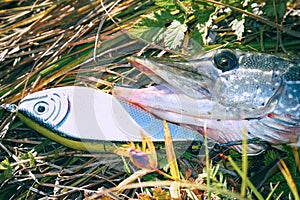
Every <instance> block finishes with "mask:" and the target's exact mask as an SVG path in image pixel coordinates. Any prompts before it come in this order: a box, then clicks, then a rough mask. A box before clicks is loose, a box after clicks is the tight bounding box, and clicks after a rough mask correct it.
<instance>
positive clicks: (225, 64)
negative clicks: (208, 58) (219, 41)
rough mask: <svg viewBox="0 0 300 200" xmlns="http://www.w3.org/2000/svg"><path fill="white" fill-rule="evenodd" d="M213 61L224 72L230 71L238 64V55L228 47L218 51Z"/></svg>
mask: <svg viewBox="0 0 300 200" xmlns="http://www.w3.org/2000/svg"><path fill="white" fill-rule="evenodd" d="M213 61H214V64H215V65H216V67H217V68H218V69H220V70H222V72H226V71H230V70H232V69H235V68H237V66H238V59H237V57H236V55H235V54H234V53H233V52H232V51H230V50H227V49H226V50H221V51H218V52H217V53H216V54H215V55H214V60H213Z"/></svg>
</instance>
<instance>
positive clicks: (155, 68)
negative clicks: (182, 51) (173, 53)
mask: <svg viewBox="0 0 300 200" xmlns="http://www.w3.org/2000/svg"><path fill="white" fill-rule="evenodd" d="M128 61H129V62H130V64H131V65H132V66H133V67H135V68H136V69H137V70H139V71H141V72H143V73H145V74H146V75H148V76H149V77H150V78H151V79H152V80H153V81H154V82H155V83H157V84H164V83H167V84H169V85H170V86H172V87H173V88H176V89H177V90H179V91H181V92H183V93H184V94H186V95H187V96H189V97H192V98H195V99H204V98H211V92H210V87H211V85H212V83H213V79H212V77H211V74H208V73H207V70H203V69H202V68H200V67H198V65H199V63H201V60H197V63H196V62H195V60H190V61H189V60H184V59H172V60H170V59H165V58H160V59H158V58H156V59H155V58H154V59H151V60H150V59H143V58H136V57H130V58H128ZM202 61H204V62H209V61H208V60H207V61H206V59H205V58H204V59H202ZM196 65H197V66H196ZM203 66H204V65H203Z"/></svg>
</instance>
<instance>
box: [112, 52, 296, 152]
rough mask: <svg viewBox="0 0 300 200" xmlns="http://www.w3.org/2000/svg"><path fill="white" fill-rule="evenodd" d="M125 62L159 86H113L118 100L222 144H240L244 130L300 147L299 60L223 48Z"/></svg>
mask: <svg viewBox="0 0 300 200" xmlns="http://www.w3.org/2000/svg"><path fill="white" fill-rule="evenodd" d="M130 61H131V63H132V65H133V66H135V67H136V68H137V69H138V70H140V71H142V72H144V73H146V74H148V75H149V76H150V77H154V78H153V80H154V81H155V82H156V83H157V84H158V85H156V86H152V87H149V88H144V89H129V88H122V87H116V88H115V89H114V95H115V96H116V97H118V98H120V99H123V100H125V101H130V102H133V103H135V104H137V105H139V106H140V107H142V108H144V109H145V110H147V111H149V112H151V113H153V114H155V115H156V116H159V117H161V118H163V119H167V120H168V121H171V122H174V123H178V124H181V125H183V126H186V127H190V128H191V129H194V130H197V131H199V132H201V133H203V127H204V126H206V127H207V128H208V129H207V135H208V136H209V137H211V138H213V139H215V140H216V141H218V142H221V143H227V142H230V141H237V140H241V139H242V130H243V128H246V133H247V138H248V139H252V138H259V139H261V140H263V141H266V142H270V143H274V144H278V143H289V144H295V145H296V146H300V137H299V136H300V63H299V60H289V59H284V58H281V57H277V56H274V55H268V54H260V53H246V52H241V51H232V50H227V49H222V50H215V51H210V52H207V53H205V54H203V55H201V56H198V57H196V58H192V59H186V60H182V59H181V60H170V59H168V60H164V59H142V58H131V59H130ZM236 148H237V149H238V150H240V149H239V147H236ZM260 149H261V148H260V147H259V146H257V145H249V149H248V150H249V152H250V153H251V152H252V153H254V152H257V151H259V150H260Z"/></svg>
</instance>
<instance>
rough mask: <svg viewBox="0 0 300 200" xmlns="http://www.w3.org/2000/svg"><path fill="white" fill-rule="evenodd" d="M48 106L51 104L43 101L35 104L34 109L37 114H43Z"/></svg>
mask: <svg viewBox="0 0 300 200" xmlns="http://www.w3.org/2000/svg"><path fill="white" fill-rule="evenodd" d="M48 107H49V105H48V104H47V103H46V102H43V101H42V102H38V103H37V104H35V105H34V108H33V109H34V112H35V113H36V114H38V115H41V114H44V113H45V112H47V111H48Z"/></svg>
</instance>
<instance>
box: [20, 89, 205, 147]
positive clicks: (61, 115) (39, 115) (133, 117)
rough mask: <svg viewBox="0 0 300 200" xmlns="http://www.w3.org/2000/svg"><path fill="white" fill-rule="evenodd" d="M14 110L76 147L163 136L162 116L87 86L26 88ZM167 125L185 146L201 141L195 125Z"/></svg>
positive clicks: (31, 124) (46, 133) (52, 136)
mask: <svg viewBox="0 0 300 200" xmlns="http://www.w3.org/2000/svg"><path fill="white" fill-rule="evenodd" d="M16 113H17V116H18V117H19V118H20V119H21V121H23V122H24V123H25V124H26V125H28V126H29V127H30V128H32V129H33V130H35V131H37V132H39V133H41V134H43V135H44V136H46V137H48V138H50V139H52V140H54V141H56V142H58V143H61V144H63V145H65V146H67V147H70V148H73V149H78V150H88V151H91V152H113V151H114V150H115V149H116V146H115V145H114V143H126V142H130V141H133V142H141V140H142V135H141V132H142V133H143V134H146V135H147V136H149V138H150V139H151V140H152V141H153V142H157V143H160V142H163V141H164V127H163V121H162V120H161V119H158V118H156V117H155V116H153V115H152V114H150V113H148V112H146V111H144V110H142V109H141V108H139V107H137V106H135V105H133V104H130V103H128V102H125V101H122V100H119V99H117V98H115V97H114V96H112V95H109V94H107V93H105V92H103V91H101V90H97V89H92V88H87V87H80V86H67V87H59V88H52V89H47V90H43V91H39V92H36V93H33V94H30V95H28V96H26V97H25V98H23V99H22V100H21V102H20V104H19V106H18V108H17V110H16ZM168 126H169V128H170V131H171V134H172V138H173V140H174V141H175V142H181V143H182V144H184V146H185V147H188V146H189V145H190V144H191V143H192V142H194V141H198V142H201V141H203V138H202V136H201V135H200V134H199V133H198V132H196V131H193V130H191V129H188V128H184V127H181V126H178V125H176V124H172V123H168ZM183 148H184V147H183Z"/></svg>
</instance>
